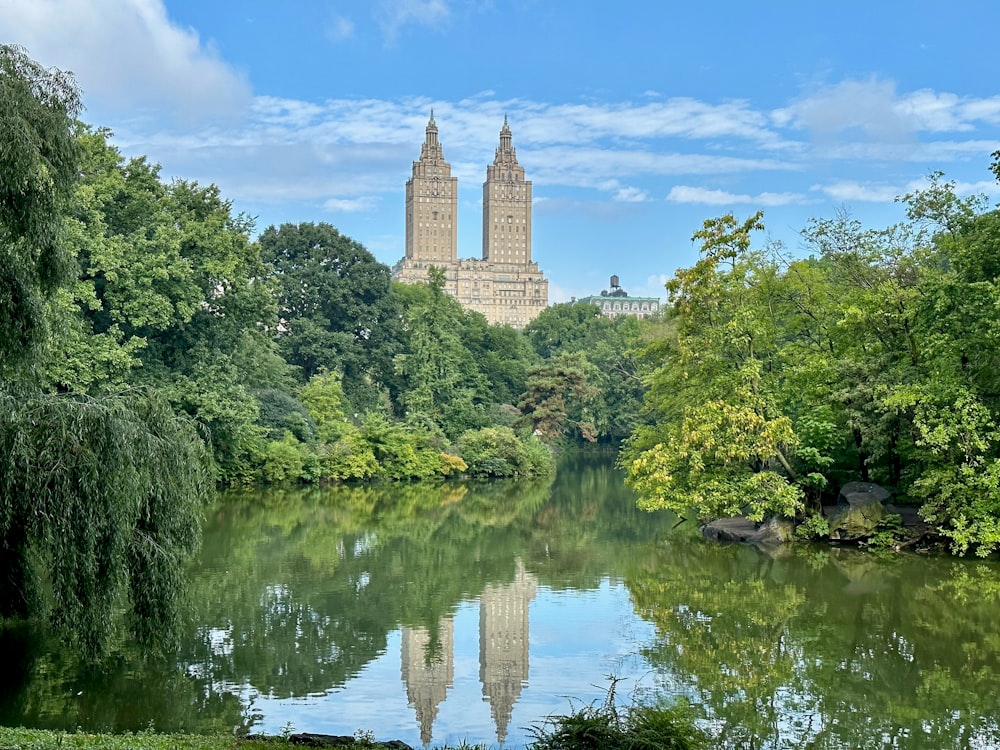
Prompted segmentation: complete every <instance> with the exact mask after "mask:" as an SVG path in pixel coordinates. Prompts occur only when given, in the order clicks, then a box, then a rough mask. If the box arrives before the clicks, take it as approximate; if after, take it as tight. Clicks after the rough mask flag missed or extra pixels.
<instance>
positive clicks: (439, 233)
mask: <svg viewBox="0 0 1000 750" xmlns="http://www.w3.org/2000/svg"><path fill="white" fill-rule="evenodd" d="M431 266H435V267H437V268H440V269H442V270H444V272H445V291H446V292H447V293H448V294H450V295H451V296H453V297H455V298H456V299H457V300H458V301H459V302H460V303H461V304H462V306H463V307H465V308H467V309H470V310H475V311H477V312H480V313H482V314H483V315H485V316H486V319H487V320H488V321H489V322H490V323H496V324H500V325H510V326H512V327H514V328H523V327H524V326H525V325H527V324H528V323H529V322H530V321H531V320H533V319H534V318H535V317H536V316H537V315H538V314H539V313H540V312H541V311H542V310H544V309H545V307H546V306H547V305H548V302H549V282H548V280H547V279H546V278H545V275H544V274H543V273H542V272H541V271H540V270H539V269H538V264H537V263H535V262H533V261H532V259H531V181H530V180H526V179H525V178H524V167H522V166H521V165H520V164H518V163H517V152H516V150H515V149H514V145H513V141H512V136H511V132H510V127H509V126H508V124H507V118H506V117H504V122H503V128H502V129H501V130H500V145H499V146H498V147H497V149H496V154H495V156H494V159H493V163H492V164H490V165H488V166H487V168H486V181H485V182H484V183H483V250H482V257H481V258H459V256H458V178H457V177H452V175H451V165H450V164H449V163H448V162H447V161H445V159H444V152H443V150H442V148H441V143H440V141H439V140H438V129H437V123H435V122H434V114H433V113H431V117H430V121H429V122H428V123H427V129H426V131H425V136H424V143H423V146H421V149H420V159H419V160H417V161H415V162H413V174H412V176H411V177H410V179H409V180H407V182H406V250H405V255H404V257H403V259H402V260H400V261H399V262H398V263H397V264H396V265H395V266H394V267H393V270H392V276H393V278H394V279H396V280H397V281H402V282H407V283H415V282H420V281H424V282H426V281H427V280H428V272H429V270H430V267H431Z"/></svg>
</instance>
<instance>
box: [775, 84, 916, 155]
mask: <svg viewBox="0 0 1000 750" xmlns="http://www.w3.org/2000/svg"><path fill="white" fill-rule="evenodd" d="M898 104H899V100H898V97H897V96H896V85H895V83H893V82H892V81H885V80H879V79H875V78H872V79H869V80H867V81H842V82H840V83H838V84H836V85H833V86H827V87H824V88H822V89H820V90H818V91H815V92H813V93H811V94H809V95H808V96H806V97H803V98H801V99H799V100H798V101H796V102H794V103H792V104H791V105H790V106H788V107H785V108H782V109H777V110H774V111H773V112H772V113H771V118H772V120H773V121H774V123H775V124H777V125H778V126H790V127H795V128H801V129H805V130H808V131H809V132H810V133H812V134H813V135H814V136H815V137H817V138H819V139H821V140H825V139H832V138H836V137H838V136H840V134H842V133H843V132H845V131H854V132H855V133H857V134H858V135H860V136H862V137H866V138H873V139H876V140H880V141H893V142H896V141H900V140H903V139H906V138H908V137H909V134H910V133H911V132H912V131H913V130H914V129H915V125H914V123H913V122H912V121H911V120H910V118H908V117H907V116H906V113H905V112H902V111H900V107H899V106H898Z"/></svg>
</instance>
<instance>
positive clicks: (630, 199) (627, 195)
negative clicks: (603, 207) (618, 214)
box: [613, 187, 649, 203]
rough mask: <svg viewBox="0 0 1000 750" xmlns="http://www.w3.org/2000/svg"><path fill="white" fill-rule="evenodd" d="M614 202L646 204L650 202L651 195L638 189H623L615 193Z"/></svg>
mask: <svg viewBox="0 0 1000 750" xmlns="http://www.w3.org/2000/svg"><path fill="white" fill-rule="evenodd" d="M613 197H614V200H616V201H621V202H623V203H645V202H646V201H648V200H649V194H648V193H647V192H646V191H645V190H642V189H641V188H637V187H622V188H619V189H618V190H617V191H615V194H614V196H613Z"/></svg>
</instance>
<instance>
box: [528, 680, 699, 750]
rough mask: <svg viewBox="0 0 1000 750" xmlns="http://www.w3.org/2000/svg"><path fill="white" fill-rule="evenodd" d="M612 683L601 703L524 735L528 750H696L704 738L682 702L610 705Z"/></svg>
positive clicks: (554, 719) (689, 710)
mask: <svg viewBox="0 0 1000 750" xmlns="http://www.w3.org/2000/svg"><path fill="white" fill-rule="evenodd" d="M615 682H616V681H612V684H611V688H610V689H609V690H608V695H607V698H606V699H605V701H604V703H603V704H601V705H599V706H595V705H590V706H585V707H584V708H581V709H580V710H578V711H576V712H574V713H571V714H568V715H565V716H555V717H552V718H550V719H548V720H547V721H545V722H544V723H543V724H542V725H540V726H535V727H532V728H531V729H530V730H529V732H530V734H531V735H532V737H533V738H534V741H533V742H532V743H531V745H530V747H531V748H532V750H701V748H708V747H709V744H708V742H709V737H708V735H706V734H705V732H703V731H702V730H700V729H699V728H698V727H697V726H696V725H695V723H694V716H693V713H692V711H691V708H690V706H688V704H687V703H675V704H672V705H668V704H666V703H656V704H652V705H642V704H639V705H635V706H632V707H630V708H627V709H624V711H623V710H621V709H619V707H618V706H617V705H616V704H615Z"/></svg>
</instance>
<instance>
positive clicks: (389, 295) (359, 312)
mask: <svg viewBox="0 0 1000 750" xmlns="http://www.w3.org/2000/svg"><path fill="white" fill-rule="evenodd" d="M257 245H258V247H259V249H260V254H261V257H262V259H263V260H264V262H265V263H266V264H267V265H268V267H269V269H270V271H271V273H272V274H273V278H274V280H275V283H276V284H277V288H278V298H279V305H280V316H281V325H280V327H279V328H278V329H277V340H278V343H279V344H280V347H281V351H282V352H283V354H284V356H285V359H286V360H287V361H288V362H290V363H292V364H294V365H296V366H298V367H300V368H301V369H302V374H303V375H304V376H305V377H306V378H307V379H308V378H309V377H312V376H313V375H314V374H316V373H317V372H319V371H320V370H321V369H325V370H327V371H329V372H334V371H336V372H340V373H342V375H343V384H344V391H345V393H346V395H347V397H348V400H349V401H350V403H351V404H352V405H353V407H354V411H355V412H359V413H363V412H366V411H369V410H372V409H378V408H380V406H381V404H382V397H381V395H380V394H383V393H386V392H389V393H390V394H392V395H394V394H395V392H396V386H395V383H394V381H393V377H392V375H393V367H392V358H393V356H394V355H395V354H396V353H397V352H398V351H399V338H400V331H399V306H398V301H397V299H396V296H395V294H394V292H393V288H392V285H391V282H390V276H389V269H388V267H386V266H385V265H384V264H382V263H379V262H378V261H377V260H376V259H375V258H374V256H372V254H371V253H369V252H368V251H367V250H365V248H364V247H362V246H361V245H360V244H359V243H358V242H355V241H354V240H352V239H350V238H349V237H346V236H345V235H343V234H341V233H340V232H339V231H337V230H336V229H335V228H334V227H333V226H331V225H330V224H325V223H321V224H310V223H302V224H282V225H281V226H280V227H279V228H275V227H273V226H271V227H268V228H267V229H265V230H264V232H263V233H261V235H260V237H259V238H258V240H257Z"/></svg>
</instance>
